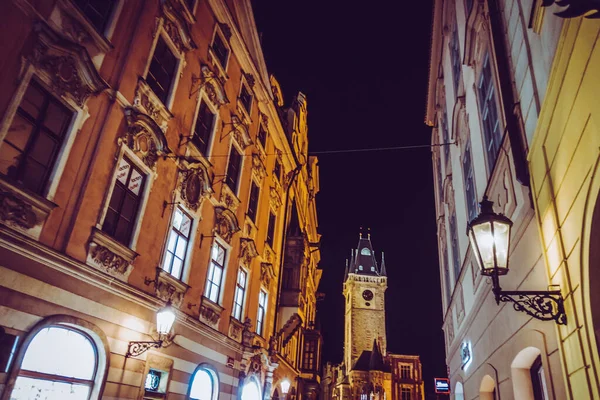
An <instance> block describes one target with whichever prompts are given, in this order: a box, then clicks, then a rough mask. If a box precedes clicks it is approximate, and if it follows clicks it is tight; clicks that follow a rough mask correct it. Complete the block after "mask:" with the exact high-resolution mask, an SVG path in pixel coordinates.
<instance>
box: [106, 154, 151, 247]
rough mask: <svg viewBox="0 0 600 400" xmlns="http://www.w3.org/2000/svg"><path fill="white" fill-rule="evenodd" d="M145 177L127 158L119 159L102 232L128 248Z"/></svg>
mask: <svg viewBox="0 0 600 400" xmlns="http://www.w3.org/2000/svg"><path fill="white" fill-rule="evenodd" d="M145 180H146V177H145V175H144V173H143V172H142V171H141V170H140V169H139V168H137V167H136V166H135V165H134V164H133V163H132V162H131V161H130V160H129V159H128V158H127V157H123V158H121V160H120V161H119V166H118V170H117V177H116V180H115V184H114V187H113V192H112V195H111V196H110V202H109V203H108V210H107V211H106V216H105V217H104V223H103V224H102V230H103V231H104V232H106V233H107V234H109V235H110V236H112V237H113V238H115V239H116V240H117V241H118V242H120V243H122V244H124V245H125V246H129V244H130V242H131V236H132V234H133V228H134V226H135V222H136V219H137V215H138V211H139V208H140V204H141V201H142V195H143V193H144V183H145Z"/></svg>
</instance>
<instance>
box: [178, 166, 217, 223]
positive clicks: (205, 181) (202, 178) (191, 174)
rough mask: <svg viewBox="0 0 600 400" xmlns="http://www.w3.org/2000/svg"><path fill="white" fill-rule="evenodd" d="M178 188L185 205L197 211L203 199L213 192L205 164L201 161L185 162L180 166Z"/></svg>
mask: <svg viewBox="0 0 600 400" xmlns="http://www.w3.org/2000/svg"><path fill="white" fill-rule="evenodd" d="M179 190H180V197H181V199H182V200H183V202H184V204H185V206H186V207H187V208H189V209H190V210H193V211H197V210H198V208H199V207H200V205H201V204H202V201H203V199H204V198H206V197H208V196H210V194H211V193H213V189H212V187H211V185H210V179H209V178H208V170H207V169H206V166H205V165H204V164H202V163H194V164H187V163H185V164H183V165H182V166H180V168H179Z"/></svg>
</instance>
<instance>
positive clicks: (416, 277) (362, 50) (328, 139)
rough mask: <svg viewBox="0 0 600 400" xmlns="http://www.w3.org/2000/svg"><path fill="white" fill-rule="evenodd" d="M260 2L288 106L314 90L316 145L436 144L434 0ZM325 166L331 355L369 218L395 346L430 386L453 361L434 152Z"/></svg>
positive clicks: (346, 158) (372, 155) (336, 357)
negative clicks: (430, 103)
mask: <svg viewBox="0 0 600 400" xmlns="http://www.w3.org/2000/svg"><path fill="white" fill-rule="evenodd" d="M370 4H372V5H373V7H371V8H370V7H369V5H370ZM253 5H254V10H255V18H256V22H257V26H258V31H259V32H260V33H261V34H262V43H263V50H264V53H265V58H266V61H267V68H268V69H269V71H270V72H271V73H272V74H274V75H275V76H276V77H277V79H278V80H279V82H280V84H281V87H282V90H283V94H284V96H285V98H286V102H287V103H289V101H290V99H291V98H292V97H293V96H294V95H295V94H296V92H297V91H302V92H303V93H305V94H306V95H307V98H308V126H309V152H318V151H324V150H339V149H358V148H376V147H391V146H406V145H418V144H428V143H429V142H430V129H429V128H428V127H426V126H425V125H424V123H423V120H424V113H425V97H426V92H427V76H428V60H429V40H430V39H429V38H430V27H431V13H432V12H431V7H432V5H431V0H416V1H401V2H392V1H386V2H375V3H368V2H348V1H339V0H304V1H302V2H296V1H287V0H254V1H253ZM319 166H320V173H321V192H320V193H319V195H318V196H317V208H318V218H319V232H320V233H321V234H322V235H323V239H322V245H321V251H322V261H321V264H320V267H321V268H322V269H323V279H322V282H321V287H320V290H321V291H322V292H324V293H325V295H326V298H325V300H324V301H322V302H321V303H320V304H319V308H318V319H319V320H320V323H321V329H322V332H323V335H324V340H325V343H324V354H323V361H324V362H325V361H332V362H340V361H341V359H342V347H343V309H344V308H343V307H344V302H343V297H342V280H343V272H344V264H345V259H346V258H348V256H349V254H350V249H351V248H354V247H356V245H357V244H358V233H359V228H360V226H364V227H370V228H371V232H372V236H371V238H372V242H373V246H374V248H375V251H376V252H377V254H378V257H379V254H380V252H381V251H384V252H385V258H386V266H387V271H388V290H387V292H386V308H387V337H388V351H391V352H393V353H401V354H418V355H420V356H421V362H422V363H423V373H424V378H425V388H426V392H427V393H428V394H429V393H432V392H433V377H434V376H438V377H445V376H446V366H445V362H444V342H443V335H442V330H441V323H442V306H441V299H440V282H439V281H440V278H439V270H438V258H437V244H436V226H435V210H434V194H433V177H432V176H433V175H432V171H431V152H430V149H429V148H421V149H413V150H392V151H379V152H367V153H346V154H332V155H321V156H319ZM428 397H429V396H428ZM434 398H435V397H434Z"/></svg>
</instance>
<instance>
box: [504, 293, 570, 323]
mask: <svg viewBox="0 0 600 400" xmlns="http://www.w3.org/2000/svg"><path fill="white" fill-rule="evenodd" d="M493 291H494V295H495V296H496V304H500V302H505V303H512V305H513V308H514V309H515V310H516V311H522V312H525V313H527V314H529V315H530V316H532V317H533V318H536V319H539V320H541V321H555V322H556V323H557V324H559V325H566V324H567V314H566V313H565V305H564V299H563V297H562V294H561V292H560V290H548V291H527V290H507V291H504V290H502V289H501V288H500V287H499V286H496V285H494V289H493Z"/></svg>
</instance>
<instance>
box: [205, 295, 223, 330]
mask: <svg viewBox="0 0 600 400" xmlns="http://www.w3.org/2000/svg"><path fill="white" fill-rule="evenodd" d="M223 310H224V308H223V307H221V306H220V305H218V304H216V303H213V302H212V301H210V300H209V299H208V298H207V297H204V296H202V303H201V304H200V316H199V318H200V321H201V322H204V323H205V324H206V325H208V326H210V327H211V328H214V329H218V328H219V320H220V319H221V314H222V313H223Z"/></svg>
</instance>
